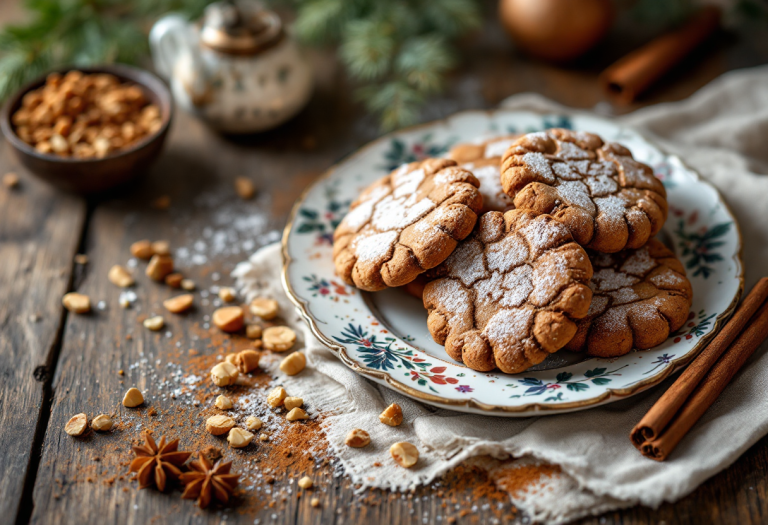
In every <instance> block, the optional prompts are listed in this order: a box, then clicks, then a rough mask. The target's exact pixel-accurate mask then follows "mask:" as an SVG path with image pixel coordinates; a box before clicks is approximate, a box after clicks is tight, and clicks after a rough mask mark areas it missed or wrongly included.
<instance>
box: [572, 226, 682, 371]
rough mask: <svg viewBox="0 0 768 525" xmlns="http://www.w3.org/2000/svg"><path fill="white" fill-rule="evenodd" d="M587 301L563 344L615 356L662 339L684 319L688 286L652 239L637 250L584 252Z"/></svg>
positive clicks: (666, 251) (679, 268)
mask: <svg viewBox="0 0 768 525" xmlns="http://www.w3.org/2000/svg"><path fill="white" fill-rule="evenodd" d="M589 258H590V260H591V261H592V266H593V268H594V275H593V276H592V280H591V281H590V283H589V286H590V288H592V291H593V295H592V304H591V305H590V307H589V312H588V313H587V316H586V317H584V319H581V320H580V321H579V322H578V323H577V325H578V330H577V332H576V335H575V336H574V337H573V339H571V341H570V342H569V343H568V345H566V348H567V349H568V350H573V351H584V350H586V352H587V353H588V354H589V355H594V356H598V357H617V356H620V355H624V354H626V353H628V352H629V351H630V350H632V349H633V348H637V349H640V350H645V349H647V348H652V347H654V346H656V345H660V344H661V343H663V342H664V341H666V339H667V337H669V334H670V333H672V332H674V331H675V330H677V329H678V328H680V327H681V326H683V324H685V321H686V320H687V319H688V311H689V310H690V308H691V301H692V299H693V290H692V288H691V283H690V282H689V281H688V279H687V278H686V276H685V268H683V265H682V263H681V262H680V261H679V260H678V259H677V258H676V257H675V254H673V253H672V252H671V251H670V250H669V249H668V248H667V247H666V246H664V245H663V244H661V243H660V242H659V241H657V240H656V239H651V240H650V241H648V244H646V245H645V246H643V247H642V248H639V249H637V250H623V251H621V252H619V253H614V254H606V253H597V252H589Z"/></svg>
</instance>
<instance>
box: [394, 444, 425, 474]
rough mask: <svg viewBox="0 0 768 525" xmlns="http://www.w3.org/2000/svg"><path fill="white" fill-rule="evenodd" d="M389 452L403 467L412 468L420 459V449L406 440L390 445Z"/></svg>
mask: <svg viewBox="0 0 768 525" xmlns="http://www.w3.org/2000/svg"><path fill="white" fill-rule="evenodd" d="M389 453H390V454H391V455H392V458H393V459H394V460H395V462H396V463H397V464H398V465H400V466H401V467H405V468H411V467H412V466H414V465H415V464H416V462H417V461H419V449H417V448H416V447H414V446H413V445H411V444H410V443H408V442H405V441H403V442H401V443H395V444H393V445H392V446H391V447H389Z"/></svg>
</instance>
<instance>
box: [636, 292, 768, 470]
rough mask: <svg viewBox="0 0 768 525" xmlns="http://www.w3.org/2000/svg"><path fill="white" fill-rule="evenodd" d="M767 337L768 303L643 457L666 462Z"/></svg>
mask: <svg viewBox="0 0 768 525" xmlns="http://www.w3.org/2000/svg"><path fill="white" fill-rule="evenodd" d="M766 338H768V302H766V303H765V304H763V305H762V306H761V307H760V310H758V311H757V313H756V314H755V316H754V317H752V319H751V320H750V325H749V326H748V327H747V329H746V330H744V332H743V333H742V334H741V335H740V336H739V337H738V338H737V339H736V341H735V342H734V343H733V344H732V345H731V346H730V347H729V348H728V351H727V352H726V353H725V354H724V355H723V357H722V358H721V359H720V360H719V361H718V362H717V363H716V364H715V366H713V367H712V369H711V370H710V371H709V373H707V375H706V376H704V379H703V380H702V382H701V384H700V385H699V386H698V387H697V388H696V390H694V392H693V394H692V395H691V397H690V398H689V399H688V400H687V401H686V402H685V404H684V405H683V406H682V408H681V409H680V412H679V413H678V415H677V417H676V418H675V419H674V420H673V422H672V423H671V424H670V425H669V427H668V428H667V429H666V430H665V431H664V433H663V434H662V435H661V436H659V437H658V438H656V439H654V440H652V441H648V442H646V443H644V444H643V446H642V447H641V449H640V451H641V452H642V453H643V455H644V456H647V457H649V458H651V459H655V460H657V461H664V460H665V459H666V458H667V456H669V454H670V453H671V452H672V450H674V448H675V447H676V446H677V444H678V443H680V440H681V439H683V437H684V436H685V435H686V434H687V433H688V431H689V430H690V429H691V427H693V425H694V424H695V423H696V421H698V420H699V418H700V417H701V416H702V415H703V414H704V412H706V411H707V409H708V408H709V407H710V406H712V403H714V402H715V400H716V399H717V397H718V396H719V395H720V393H722V391H723V390H724V389H725V387H726V386H727V385H728V383H730V381H731V379H733V376H734V375H736V372H738V371H739V369H740V368H741V367H742V366H743V365H744V363H745V362H746V361H747V359H749V356H751V355H752V354H753V353H754V351H755V350H756V349H757V347H759V346H760V345H761V344H762V343H763V341H765V340H766Z"/></svg>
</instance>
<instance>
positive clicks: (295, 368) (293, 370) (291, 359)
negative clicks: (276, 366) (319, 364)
mask: <svg viewBox="0 0 768 525" xmlns="http://www.w3.org/2000/svg"><path fill="white" fill-rule="evenodd" d="M306 366H307V358H306V357H304V354H302V353H301V352H294V353H292V354H291V355H289V356H288V357H286V358H285V359H283V360H282V361H280V370H282V371H283V373H284V374H285V375H289V376H295V375H296V374H298V373H299V372H301V371H302V370H304V368H305V367H306Z"/></svg>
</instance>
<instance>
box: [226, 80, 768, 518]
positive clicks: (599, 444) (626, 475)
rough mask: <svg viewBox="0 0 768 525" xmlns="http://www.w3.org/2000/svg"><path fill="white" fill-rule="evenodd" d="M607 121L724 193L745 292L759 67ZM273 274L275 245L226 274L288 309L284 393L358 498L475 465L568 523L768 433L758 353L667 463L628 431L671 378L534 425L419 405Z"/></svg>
mask: <svg viewBox="0 0 768 525" xmlns="http://www.w3.org/2000/svg"><path fill="white" fill-rule="evenodd" d="M502 105H503V107H505V108H511V109H519V110H534V111H546V112H561V111H566V112H567V111H570V110H569V109H568V108H564V107H562V106H559V105H557V104H555V103H553V102H551V101H549V100H547V99H545V98H543V97H541V96H538V95H534V94H522V95H517V96H514V97H511V98H510V99H508V100H506V101H505V102H504V103H503V104H502ZM616 120H617V121H618V122H620V123H622V124H626V125H631V126H634V127H637V128H639V129H641V130H642V131H644V132H645V133H646V135H649V138H652V139H654V140H655V141H656V142H657V143H658V144H660V145H661V146H662V147H663V148H664V149H666V150H667V151H669V152H671V153H675V154H677V155H680V157H681V158H683V159H684V160H685V161H686V162H687V163H688V164H689V165H691V166H692V167H693V168H694V169H696V170H698V171H699V173H700V174H701V175H702V176H703V177H705V178H706V179H708V180H709V181H710V182H712V183H714V184H715V185H716V186H717V187H718V189H719V190H720V191H721V192H722V193H723V195H724V196H725V199H726V201H727V202H728V204H729V205H730V207H731V209H732V210H733V211H734V213H735V214H736V216H737V219H738V222H739V225H740V226H741V231H742V235H743V240H744V249H743V256H744V263H745V268H746V282H745V284H746V289H749V288H751V286H752V285H753V284H754V283H755V282H756V281H757V279H758V278H759V277H761V276H762V275H764V274H765V273H766V269H767V268H768V175H766V174H765V173H766V169H767V168H768V148H766V147H765V146H764V142H765V140H766V138H768V68H766V67H762V68H756V69H752V70H744V71H737V72H733V73H729V74H727V75H724V76H723V77H721V78H719V79H717V80H716V81H714V82H713V83H712V84H710V85H709V86H706V87H705V88H703V89H702V90H701V91H700V92H698V93H697V94H695V95H694V96H692V97H691V98H689V99H687V100H685V101H682V102H677V103H670V104H663V105H658V106H653V107H650V108H647V109H644V110H641V111H638V112H635V113H633V114H631V115H628V116H625V117H621V118H618V119H616ZM281 265H282V261H281V255H280V248H279V246H278V245H271V246H267V247H265V248H263V249H261V250H259V251H258V252H257V253H255V254H254V255H253V256H252V257H251V258H250V260H249V261H245V262H243V263H241V264H240V265H238V267H237V268H236V269H235V270H234V272H233V276H234V277H235V278H236V282H237V284H238V287H239V288H240V289H241V291H242V292H243V294H244V295H245V296H246V297H247V299H248V300H249V301H250V300H251V298H253V297H255V296H257V295H268V296H272V297H274V298H275V299H277V301H278V302H279V303H280V307H281V309H282V311H283V312H284V313H286V312H290V314H287V315H286V317H287V319H286V322H287V323H288V324H290V325H291V326H293V327H294V328H295V329H296V330H297V331H298V332H299V333H301V334H302V335H303V341H302V342H303V344H304V345H305V348H306V349H305V352H306V354H307V357H308V361H309V365H308V368H307V370H306V371H305V372H302V374H300V375H299V376H295V377H293V378H285V380H283V384H284V386H285V387H286V389H287V390H288V391H289V392H290V393H291V394H292V395H300V396H302V397H304V398H305V399H309V400H311V403H312V405H313V406H314V407H315V409H316V410H317V411H319V412H321V413H323V414H324V415H325V416H324V417H325V419H324V422H325V428H326V431H327V437H328V440H329V442H330V444H331V446H332V447H333V448H334V451H335V453H336V455H337V456H338V457H339V459H340V460H341V462H342V464H343V466H344V469H345V471H346V473H347V475H349V476H350V477H351V478H352V480H353V482H354V483H359V484H360V486H361V487H362V488H363V489H364V488H366V487H381V488H391V489H395V490H403V489H408V488H411V487H414V486H417V485H419V484H423V483H429V482H431V481H433V480H435V479H437V478H439V477H440V476H441V475H442V474H444V473H445V472H446V471H448V470H449V469H451V468H453V467H454V466H456V465H458V464H459V463H461V462H462V461H464V460H467V459H468V458H472V457H475V456H490V457H492V458H497V459H498V460H497V461H494V460H492V459H487V460H483V461H484V464H485V466H486V467H487V468H488V469H489V471H490V473H491V475H492V477H493V479H496V480H497V483H498V484H499V486H501V487H503V488H504V487H506V488H507V490H509V492H510V497H511V498H512V501H513V503H514V504H515V505H516V506H517V507H518V508H519V509H521V510H522V511H524V512H525V513H526V514H527V515H528V516H529V517H530V518H531V519H532V520H534V521H541V522H547V523H565V522H568V521H571V520H574V519H577V518H579V517H582V516H585V515H589V514H599V513H602V512H605V511H608V510H611V509H616V508H621V507H627V506H632V505H635V504H638V503H639V504H643V505H647V506H651V507H656V506H658V505H660V504H661V503H662V502H665V501H675V500H677V499H679V498H681V497H683V496H685V495H686V494H688V493H690V492H691V491H693V490H694V489H695V488H696V487H697V486H698V485H699V484H701V483H702V482H703V481H704V480H706V479H707V478H709V477H710V476H712V475H714V474H715V473H717V472H719V471H721V470H723V469H724V468H726V467H727V466H728V465H730V464H731V463H733V462H734V461H735V460H736V459H737V458H738V457H739V456H740V455H741V454H742V453H743V452H744V451H745V450H747V449H748V448H749V447H750V446H751V445H752V444H754V443H755V442H756V441H757V440H758V439H760V438H761V437H762V436H763V435H765V434H766V433H768V398H766V396H765V395H764V393H765V391H766V389H767V388H768V356H766V352H765V345H764V346H763V348H761V349H759V350H758V351H757V352H756V354H755V355H754V356H753V357H752V359H750V361H749V362H748V363H747V366H745V368H744V369H743V370H742V371H741V372H740V373H739V374H737V376H736V377H735V379H734V381H733V382H732V384H730V385H729V386H728V388H727V389H726V390H725V392H724V393H723V395H721V396H720V398H719V399H718V400H717V402H716V403H715V404H714V405H713V406H712V407H711V408H710V409H709V410H708V411H707V413H706V414H705V415H704V417H703V418H702V419H701V420H700V421H699V422H698V423H697V424H696V425H695V427H694V428H693V429H692V431H691V432H690V433H689V434H688V435H687V436H686V437H685V439H683V441H682V442H681V443H680V445H679V446H678V447H677V449H676V450H675V451H674V452H673V454H672V455H671V456H670V458H669V459H668V460H667V461H666V462H664V463H657V462H655V461H651V460H649V459H646V458H644V457H643V456H641V455H640V454H639V453H638V452H637V450H635V448H634V447H633V446H632V445H631V444H630V441H629V437H628V435H629V431H630V429H631V428H632V426H633V425H634V424H635V423H637V422H638V421H639V420H640V418H641V417H642V416H643V414H645V412H646V411H647V410H648V409H649V408H650V406H651V405H652V404H653V403H654V402H655V401H656V399H658V397H659V396H660V395H661V393H662V392H663V391H665V390H666V388H668V387H669V385H670V384H671V381H672V380H668V381H667V382H665V383H663V384H662V385H659V386H657V387H656V388H653V389H651V390H649V391H647V392H645V393H642V394H640V395H637V396H634V397H632V398H629V399H626V400H623V401H620V402H616V403H612V404H609V405H605V406H602V407H598V408H592V409H589V410H585V411H580V412H576V413H571V414H563V415H554V416H545V417H533V418H524V419H505V418H498V417H488V416H476V415H467V414H461V413H457V412H451V411H447V410H442V409H435V408H433V407H430V406H427V405H423V404H421V403H418V402H415V401H412V400H410V399H408V398H405V397H403V396H401V395H399V394H397V393H395V392H393V391H391V390H389V389H387V388H384V387H381V386H379V385H377V384H375V383H373V382H371V381H369V380H367V379H364V378H363V377H361V376H359V375H357V374H356V373H354V372H353V371H352V370H350V369H348V368H347V367H346V366H344V364H342V362H341V361H340V360H338V359H337V358H336V357H335V356H334V354H333V353H332V352H331V351H330V350H328V349H327V348H326V347H324V346H323V345H322V344H321V343H320V342H319V341H317V340H316V339H315V338H314V336H312V334H311V332H310V331H309V329H308V328H307V327H306V325H305V324H304V323H303V322H302V321H301V319H300V317H299V316H298V314H296V313H295V310H294V308H293V305H292V303H291V302H290V300H289V299H288V298H287V297H286V295H285V294H284V292H283V291H282V288H281V285H280V268H281ZM265 366H266V367H268V368H270V369H274V368H275V367H276V362H275V360H274V359H271V360H270V359H265ZM393 401H396V402H397V403H398V404H400V406H401V407H402V408H403V412H404V414H405V423H403V425H402V426H401V427H397V428H390V427H387V426H385V425H382V424H381V423H379V421H378V415H379V413H380V412H381V411H382V410H383V409H384V408H385V407H386V406H387V405H388V404H389V403H391V402H393ZM352 428H363V429H367V430H368V431H369V432H370V433H371V436H372V439H373V442H372V444H371V445H370V446H368V447H366V448H363V449H352V448H349V447H346V446H345V445H344V438H345V436H346V434H347V432H349V430H351V429H352ZM395 441H410V442H411V443H413V444H415V445H417V447H418V448H419V450H420V452H421V456H420V460H419V463H418V465H417V468H414V469H403V468H401V467H399V466H397V465H395V464H394V462H393V461H392V460H391V458H390V457H389V451H388V447H389V445H390V444H391V443H393V442H395ZM374 463H376V464H377V465H379V464H380V465H381V466H374ZM542 464H544V465H547V468H541V467H539V470H534V471H533V472H540V477H539V478H538V480H537V483H536V484H528V485H525V484H523V485H521V484H516V483H514V480H515V479H517V478H516V477H515V471H516V470H517V471H518V472H522V471H523V469H527V470H526V472H527V471H530V470H531V469H530V467H531V466H536V465H542ZM510 480H512V481H510Z"/></svg>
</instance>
